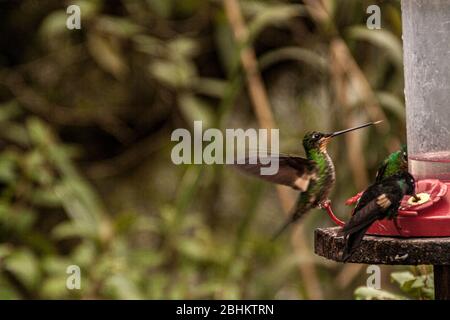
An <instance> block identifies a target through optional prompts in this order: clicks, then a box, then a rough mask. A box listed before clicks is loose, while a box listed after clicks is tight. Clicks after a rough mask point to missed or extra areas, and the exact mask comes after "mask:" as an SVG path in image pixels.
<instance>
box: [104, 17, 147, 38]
mask: <svg viewBox="0 0 450 320" xmlns="http://www.w3.org/2000/svg"><path fill="white" fill-rule="evenodd" d="M95 26H96V28H97V29H98V30H100V31H102V32H104V33H109V34H112V35H115V36H119V37H124V38H128V37H131V36H133V35H135V34H137V33H139V32H142V31H143V28H142V27H141V26H139V25H137V24H135V23H133V22H131V21H130V20H128V19H125V18H119V17H113V16H106V15H104V16H101V17H99V18H98V19H97V20H96V25H95Z"/></svg>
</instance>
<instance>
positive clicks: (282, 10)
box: [248, 4, 305, 41]
mask: <svg viewBox="0 0 450 320" xmlns="http://www.w3.org/2000/svg"><path fill="white" fill-rule="evenodd" d="M304 13H305V8H304V6H303V5H298V4H292V5H275V6H271V7H270V8H268V9H267V10H264V11H262V12H261V13H259V14H258V15H257V16H256V17H255V18H253V20H252V21H251V22H250V24H249V28H248V29H249V40H250V41H253V40H252V39H256V38H257V37H258V35H259V34H260V33H261V31H262V30H264V29H265V28H267V27H268V26H280V25H284V24H286V23H288V22H289V20H290V19H291V18H293V17H297V16H301V15H303V14H304Z"/></svg>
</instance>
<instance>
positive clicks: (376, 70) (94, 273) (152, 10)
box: [0, 0, 405, 299]
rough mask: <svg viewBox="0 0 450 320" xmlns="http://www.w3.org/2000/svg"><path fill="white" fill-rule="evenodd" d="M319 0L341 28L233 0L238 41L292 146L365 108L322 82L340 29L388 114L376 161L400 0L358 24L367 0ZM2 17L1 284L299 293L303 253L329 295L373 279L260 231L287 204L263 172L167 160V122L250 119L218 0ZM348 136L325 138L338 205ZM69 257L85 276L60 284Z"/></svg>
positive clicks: (60, 293) (397, 121) (397, 119)
mask: <svg viewBox="0 0 450 320" xmlns="http://www.w3.org/2000/svg"><path fill="white" fill-rule="evenodd" d="M323 2H324V3H325V5H326V8H327V10H329V12H330V16H331V20H332V21H331V22H330V23H329V25H333V26H334V27H333V28H331V27H330V26H329V25H328V27H326V26H320V25H317V24H316V22H315V21H314V20H313V19H312V18H311V16H310V14H309V12H308V10H306V7H305V5H304V4H303V3H301V2H300V3H299V2H296V1H275V0H273V1H268V0H267V1H260V0H255V1H251V0H245V1H241V2H240V3H241V6H242V10H243V13H244V16H245V19H246V21H247V24H248V28H249V32H250V36H249V40H248V43H247V44H246V45H249V44H251V45H253V46H254V48H255V50H256V53H257V57H258V62H259V65H260V70H261V72H262V75H263V77H264V80H265V83H266V86H267V89H268V93H269V96H270V100H271V103H272V106H273V110H274V114H275V118H276V121H277V123H278V125H279V126H280V129H281V149H282V151H284V152H293V153H301V151H299V150H300V137H301V136H302V135H303V134H304V132H305V131H307V130H311V129H320V130H332V129H338V128H343V127H344V126H345V125H344V123H345V119H346V118H347V117H348V115H350V114H352V115H357V116H358V117H360V118H361V119H363V118H366V117H367V112H366V110H365V107H364V104H363V103H362V101H361V98H360V97H358V92H356V91H355V90H356V89H355V88H349V89H348V90H349V92H348V94H349V96H350V97H351V99H350V102H351V105H350V106H351V108H350V109H348V108H347V109H345V108H343V107H342V106H339V105H338V104H337V103H336V99H335V98H336V97H335V93H333V89H332V86H331V84H330V82H331V80H330V79H331V78H332V76H331V75H330V67H331V61H330V52H329V50H330V48H329V45H330V40H331V38H332V37H333V35H335V34H339V35H340V36H342V37H343V39H344V40H345V43H346V44H347V45H348V47H349V49H350V51H351V54H352V55H353V57H354V58H355V60H356V62H357V63H358V65H359V67H360V68H361V70H362V72H363V74H364V75H365V76H366V77H367V80H368V82H369V84H370V85H371V87H372V89H373V91H374V93H375V96H376V99H377V102H378V103H379V104H380V107H381V108H382V110H383V112H384V113H385V114H386V116H387V118H388V119H389V123H390V130H389V131H388V132H384V133H383V132H378V133H377V132H369V131H367V132H364V133H362V135H364V136H363V138H362V142H361V143H362V144H363V150H364V154H361V155H360V159H361V161H363V162H365V163H366V164H367V170H368V175H369V176H370V177H373V175H374V172H375V169H376V167H377V164H378V162H379V161H381V159H383V158H384V157H385V155H386V154H387V153H388V150H391V149H392V148H395V147H396V146H395V145H394V146H393V145H390V144H389V141H390V139H391V138H393V137H394V138H396V139H400V140H403V137H404V127H405V123H404V122H405V120H404V102H403V79H402V77H403V73H402V64H401V60H402V53H401V40H400V35H401V23H400V10H399V2H398V1H375V3H378V4H379V5H380V7H381V9H382V27H383V29H382V30H380V31H370V30H367V29H366V28H365V19H366V18H367V15H366V13H365V12H366V11H365V10H366V8H367V6H368V5H369V4H373V3H374V1H356V0H348V1H347V0H346V1H331V0H326V1H323ZM69 4H78V5H80V7H81V26H82V28H81V30H68V29H67V28H66V26H65V23H66V18H67V14H66V13H65V8H66V6H67V5H69ZM0 28H1V30H2V37H1V38H0V47H1V50H0V124H1V125H0V146H1V153H0V184H1V196H0V288H1V290H0V298H1V299H15V298H59V299H66V298H83V299H100V298H114V299H144V298H147V299H158V298H169V299H172V298H173V299H175V298H187V299H191V298H192V299H197V298H253V299H260V298H270V299H271V298H289V299H291V298H292V299H302V298H308V297H309V296H310V293H308V292H307V289H306V288H305V287H304V285H303V281H302V278H301V276H300V274H299V272H298V270H297V268H298V266H299V265H301V264H303V263H305V262H311V261H312V262H313V263H314V264H315V267H316V269H317V271H318V274H319V281H320V286H321V287H322V288H323V290H324V293H325V298H341V299H342V298H352V293H353V288H354V286H355V285H358V284H360V283H364V282H365V280H364V278H365V274H364V273H359V275H358V276H357V277H356V278H354V279H353V280H352V281H350V282H349V284H347V285H345V286H342V285H339V284H338V283H337V282H336V281H335V279H336V277H337V276H338V275H339V273H340V272H342V270H341V269H342V266H341V265H338V264H334V263H331V262H329V261H325V260H324V259H321V258H318V257H315V256H312V255H310V254H306V253H305V255H302V254H300V255H297V256H296V255H294V254H293V252H292V248H291V246H290V244H289V242H288V241H287V237H284V238H283V239H281V240H279V241H278V242H270V240H269V239H270V236H271V234H272V233H273V231H274V230H275V226H277V225H279V224H281V222H282V219H283V218H282V215H281V208H280V206H279V204H278V202H277V199H276V195H275V192H274V190H273V188H271V187H269V186H267V185H265V184H263V183H260V182H258V181H254V180H252V179H247V178H244V177H241V176H239V175H238V174H235V173H234V172H232V171H230V170H229V169H228V168H222V167H219V166H193V165H192V166H188V165H186V166H175V165H173V164H172V162H171V160H170V150H171V147H172V143H171V142H170V133H171V132H172V130H174V129H175V128H179V127H186V128H190V127H191V126H192V122H193V121H194V120H202V121H204V126H211V127H218V128H220V129H223V128H226V127H227V128H235V127H243V128H249V127H257V126H258V124H257V122H256V120H255V117H254V115H253V112H252V109H251V104H250V101H249V99H248V96H247V91H246V86H245V81H244V75H243V71H242V69H241V68H240V64H239V49H240V46H239V45H237V44H236V43H235V42H234V40H233V36H232V33H231V29H230V25H229V23H228V20H227V18H226V15H225V13H224V10H223V6H222V3H221V1H219V0H217V1H207V0H147V1H135V0H117V1H102V0H92V1H87V0H79V1H66V2H62V1H57V0H54V1H51V0H46V1H36V0H24V1H21V2H16V1H2V2H1V9H0ZM333 29H334V30H335V31H330V30H333ZM351 147H352V146H345V145H344V143H343V140H341V141H340V142H335V143H333V145H331V153H332V156H333V158H334V159H335V161H336V166H337V168H338V169H337V170H338V174H337V175H338V182H337V187H336V190H335V192H334V194H333V200H334V203H335V209H336V211H338V212H340V213H341V216H342V217H344V218H345V217H346V211H347V210H348V209H346V208H345V207H344V206H343V205H341V204H342V203H343V199H345V198H346V197H348V196H351V195H353V194H354V193H355V192H356V191H357V190H356V187H355V186H354V183H353V181H352V175H351V166H352V165H355V164H354V163H353V164H350V163H349V162H348V159H347V158H346V152H344V150H346V148H351ZM304 223H305V226H306V229H307V230H308V233H307V240H308V241H310V242H311V236H312V230H313V228H315V227H317V226H329V225H331V223H330V222H329V221H328V220H327V219H326V218H325V217H324V215H323V214H320V212H314V213H313V214H311V215H310V216H309V217H308V218H307V219H306V220H305V221H304ZM310 245H311V244H310ZM73 264H76V265H79V266H80V268H81V275H82V281H81V290H67V289H66V286H65V284H66V278H67V276H68V275H67V274H66V268H67V267H68V266H69V265H73ZM383 271H386V272H385V273H386V274H388V273H389V271H390V269H389V268H388V267H386V268H384V269H383ZM341 276H342V275H341ZM343 276H344V277H345V274H344V275H343ZM385 278H386V279H387V278H388V277H387V276H386V277H385ZM386 279H385V280H386ZM384 285H386V286H388V287H389V284H388V283H384V284H383V286H384ZM402 286H404V284H403V285H402Z"/></svg>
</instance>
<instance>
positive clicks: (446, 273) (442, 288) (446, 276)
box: [433, 265, 450, 300]
mask: <svg viewBox="0 0 450 320" xmlns="http://www.w3.org/2000/svg"><path fill="white" fill-rule="evenodd" d="M433 272H434V296H435V299H436V300H450V267H449V266H442V265H435V266H433Z"/></svg>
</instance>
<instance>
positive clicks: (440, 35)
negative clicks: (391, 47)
mask: <svg viewBox="0 0 450 320" xmlns="http://www.w3.org/2000/svg"><path fill="white" fill-rule="evenodd" d="M402 28H403V31H402V32H403V64H404V70H405V102H406V128H407V130H406V133H407V144H408V158H409V161H408V164H409V171H410V172H411V173H412V174H413V176H414V177H415V178H416V179H440V180H450V161H449V160H450V152H449V150H450V112H449V103H450V63H449V62H450V61H449V54H450V1H448V0H402Z"/></svg>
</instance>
